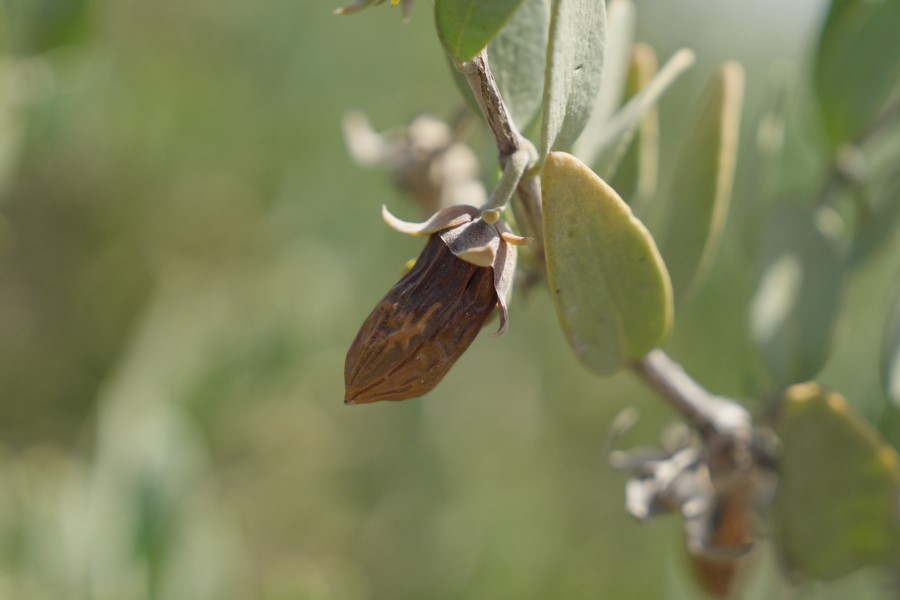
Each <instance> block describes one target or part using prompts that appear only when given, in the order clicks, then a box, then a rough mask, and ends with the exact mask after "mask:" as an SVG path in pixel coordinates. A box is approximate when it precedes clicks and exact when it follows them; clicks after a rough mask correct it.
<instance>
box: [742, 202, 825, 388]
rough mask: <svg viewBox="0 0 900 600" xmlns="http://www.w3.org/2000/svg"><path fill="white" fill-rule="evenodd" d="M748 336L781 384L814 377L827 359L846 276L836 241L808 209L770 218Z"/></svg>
mask: <svg viewBox="0 0 900 600" xmlns="http://www.w3.org/2000/svg"><path fill="white" fill-rule="evenodd" d="M762 247H763V267H762V272H761V276H760V278H759V282H758V284H757V287H756V292H755V294H754V296H753V301H752V305H751V315H750V334H751V337H752V338H753V341H754V343H755V344H756V346H757V347H758V348H759V350H760V353H761V354H762V358H763V362H764V363H765V365H766V367H767V369H768V371H769V373H770V374H771V376H772V378H773V379H774V380H775V382H776V383H777V384H778V385H780V386H786V385H789V384H791V383H798V382H801V381H806V380H808V379H811V378H812V377H813V376H815V374H816V373H817V372H818V371H819V369H821V368H822V365H823V364H824V363H825V360H826V359H827V358H828V353H829V351H830V345H831V337H832V336H831V334H832V329H833V326H834V321H835V318H836V317H837V313H838V308H839V306H840V297H841V287H842V281H843V275H842V270H841V267H842V265H841V259H840V256H839V254H838V250H837V248H836V247H835V244H834V242H833V241H832V240H831V239H830V238H828V237H826V236H825V234H824V233H822V231H821V230H820V229H819V227H818V225H817V224H816V222H815V220H814V217H813V215H812V214H811V212H810V211H808V210H806V209H805V208H803V207H800V206H783V207H781V208H780V209H779V210H776V211H775V212H774V213H773V214H772V215H771V216H770V218H769V220H768V223H767V225H766V228H765V232H764V234H763V240H762Z"/></svg>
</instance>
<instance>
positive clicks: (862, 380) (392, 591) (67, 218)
mask: <svg viewBox="0 0 900 600" xmlns="http://www.w3.org/2000/svg"><path fill="white" fill-rule="evenodd" d="M638 4H639V6H638V9H639V11H640V25H639V38H640V39H641V40H643V41H647V42H650V43H652V44H653V45H654V46H655V47H656V49H657V52H658V53H659V55H660V56H661V57H666V56H668V55H669V54H671V52H672V51H674V50H675V49H676V48H678V47H680V46H685V45H687V46H690V47H692V48H694V49H695V50H697V51H698V53H699V56H700V61H699V63H698V67H696V68H695V69H694V70H693V71H692V73H691V74H690V75H689V76H688V77H686V78H685V80H684V81H683V82H681V83H679V84H678V85H677V86H676V87H675V89H674V90H673V92H672V93H671V94H670V95H669V96H668V97H667V98H666V100H665V101H664V104H663V107H662V121H661V122H662V136H663V154H662V156H663V159H662V160H663V164H662V167H663V176H664V177H665V176H666V171H665V169H666V168H669V169H671V167H672V165H673V162H674V160H673V157H672V156H671V152H667V150H666V148H670V147H674V146H675V143H676V142H677V140H678V138H679V134H680V133H682V132H683V131H684V130H685V127H686V126H687V123H686V122H689V121H690V119H686V118H683V116H684V115H685V114H690V113H689V109H690V107H691V105H692V103H693V102H694V101H695V100H696V98H697V97H698V95H699V94H700V92H701V90H702V86H703V84H704V83H705V81H706V80H707V79H708V77H709V76H710V74H711V73H712V71H713V69H714V68H715V67H716V65H717V64H718V63H719V62H721V61H722V60H725V59H727V58H735V59H738V60H740V61H742V62H743V63H744V64H745V66H746V67H747V69H748V97H747V101H746V109H747V110H746V113H745V118H744V139H745V141H746V143H745V146H746V148H745V149H744V150H742V152H744V153H745V154H752V152H753V144H754V140H755V127H756V121H757V120H758V116H759V112H760V110H761V108H762V107H763V106H764V105H765V97H764V93H765V92H766V90H767V85H768V83H767V82H768V78H769V73H770V71H771V67H772V64H773V63H774V62H776V61H778V60H789V61H794V62H796V63H797V64H798V65H799V66H800V68H801V69H802V68H803V66H804V65H806V64H808V61H809V60H810V58H809V54H810V51H811V47H812V44H813V38H814V35H815V32H816V29H817V27H818V21H819V19H820V18H821V15H822V13H823V10H824V8H825V6H824V2H821V1H812V0H810V1H805V2H801V1H792V2H791V3H783V2H776V1H774V0H772V1H767V2H758V1H756V2H751V1H742V2H719V1H717V0H691V1H689V2H679V3H670V2H668V1H667V0H653V1H650V0H647V1H645V2H640V3H638ZM785 4H790V6H789V7H788V6H784V5H785ZM337 6H338V3H337V2H332V1H330V0H317V1H315V2H305V1H302V0H299V1H298V0H257V1H256V2H245V1H239V0H215V1H214V0H189V1H188V0H156V1H154V2H142V1H137V0H90V1H89V0H76V1H72V0H70V1H64V0H5V1H4V2H2V3H0V10H2V11H3V13H2V15H3V21H2V28H3V29H2V35H3V39H4V43H5V46H6V48H7V53H6V55H5V58H4V61H3V63H2V78H0V81H2V88H0V89H2V102H3V111H4V113H3V116H2V119H0V123H2V130H0V157H2V160H3V165H2V166H3V169H2V177H3V179H2V181H0V186H2V193H0V443H2V447H0V598H4V599H5V598H10V599H32V598H35V599H38V598H41V599H43V598H47V599H51V598H52V599H57V598H67V599H78V598H84V599H88V598H91V599H94V598H98V599H99V598H102V599H110V600H113V599H115V600H127V599H143V598H147V599H151V598H185V599H193V600H202V599H204V598H216V599H225V598H265V599H271V600H289V599H340V600H357V599H358V600H362V599H369V598H378V599H381V598H390V599H400V598H447V599H450V598H484V599H487V598H491V599H495V598H520V599H521V598H617V599H627V598H637V599H644V598H693V597H699V596H696V594H697V592H696V590H694V589H693V588H692V584H691V583H690V582H689V581H688V577H687V575H686V573H687V570H686V565H687V561H686V558H685V554H684V550H683V541H682V536H681V533H680V523H679V522H678V521H677V519H675V518H674V517H673V518H663V519H660V520H658V521H655V522H652V523H650V524H643V525H642V524H639V523H636V522H634V521H633V520H631V519H630V518H628V517H627V516H626V514H625V512H624V508H623V499H624V483H625V481H626V477H625V476H624V475H622V474H617V473H613V472H611V471H610V469H609V468H608V467H607V466H606V462H605V457H604V456H603V444H604V438H605V435H606V432H607V430H608V427H609V423H610V421H611V419H612V417H613V416H614V415H615V414H616V413H617V412H618V411H620V410H621V409H622V408H624V407H626V406H635V407H637V408H638V410H639V411H640V413H641V417H642V418H641V421H640V422H639V423H638V425H637V427H636V428H635V429H634V430H633V431H632V432H630V433H629V434H628V435H627V436H626V439H625V440H624V442H625V443H626V444H628V445H638V444H654V443H656V440H657V439H658V434H659V430H660V428H661V427H662V426H663V425H664V424H665V423H666V422H667V421H669V420H670V419H671V418H672V416H673V415H672V414H671V413H670V412H669V411H668V409H666V408H665V406H664V405H663V404H662V403H661V402H660V401H659V400H658V399H657V398H656V397H654V396H653V394H651V393H650V392H649V391H648V390H646V389H645V388H643V387H642V386H641V384H640V383H639V382H636V381H634V380H633V379H632V378H630V377H629V376H628V375H627V374H625V375H621V376H617V377H614V378H611V379H608V380H601V379H596V378H593V377H591V376H590V375H588V373H587V372H585V371H582V370H581V368H580V367H579V366H578V365H577V364H576V363H575V361H574V360H573V358H572V357H571V356H570V354H569V350H568V348H567V347H566V345H565V342H564V341H563V339H562V336H561V334H560V333H559V332H558V331H557V326H556V319H555V315H554V313H553V308H552V305H551V303H550V302H549V300H548V298H547V297H546V295H545V294H544V293H543V292H542V291H540V290H537V291H535V292H533V293H531V294H529V295H527V296H523V295H519V296H517V297H516V298H515V299H514V303H513V307H512V315H511V318H512V321H511V329H510V332H509V333H508V334H507V335H506V336H505V337H502V338H499V339H495V338H491V337H490V336H482V337H481V338H479V339H478V340H477V341H476V342H475V344H474V345H473V347H472V348H471V349H470V351H469V352H468V353H467V354H466V355H465V356H464V357H463V358H462V359H461V360H460V361H459V363H458V364H457V366H456V367H455V368H454V370H453V371H452V372H451V374H450V375H449V376H448V377H447V378H446V380H445V381H444V382H443V383H442V384H441V385H440V386H439V387H438V388H437V390H435V391H434V392H433V393H431V394H430V395H429V396H428V397H426V398H424V399H420V400H414V401H409V402H403V403H381V404H376V405H372V406H361V407H345V406H343V404H342V398H343V361H344V353H345V351H346V348H347V346H348V345H349V343H350V341H351V340H352V339H353V336H354V335H355V333H356V331H357V328H358V326H359V324H360V323H361V322H362V320H363V319H364V318H365V316H366V315H367V314H368V311H369V310H370V309H371V307H372V306H373V305H374V303H375V302H377V300H378V299H379V298H381V296H382V295H383V294H384V292H385V291H386V290H387V289H388V288H389V287H390V285H392V283H393V282H394V280H395V279H396V277H397V274H398V272H399V269H400V268H401V266H402V265H403V264H404V263H405V262H406V260H408V259H409V258H411V257H412V256H414V255H415V254H417V253H418V250H419V242H418V241H416V240H412V239H407V238H403V237H402V236H398V235H396V234H394V233H392V232H390V231H389V230H388V229H387V228H386V227H384V226H382V224H381V222H380V219H379V218H378V210H379V207H380V205H381V204H387V205H389V206H392V207H395V208H396V209H397V212H398V213H400V214H404V215H406V216H411V215H413V214H414V211H413V210H412V209H411V208H410V207H409V206H404V205H403V202H404V200H403V199H402V198H401V197H400V196H399V195H398V194H397V193H396V192H395V191H394V189H393V188H392V186H391V184H390V182H389V179H388V177H387V176H386V175H385V174H384V173H380V172H377V171H366V170H361V169H359V168H358V167H356V166H354V165H353V164H352V162H351V160H350V158H349V157H348V155H347V152H346V150H345V149H344V146H343V141H342V137H341V131H340V119H341V116H342V115H343V114H344V113H345V112H346V111H347V110H349V109H361V110H363V111H365V112H366V113H367V114H368V115H369V116H370V117H371V119H372V121H373V122H374V124H375V126H376V127H377V128H379V129H385V128H388V127H393V126H397V125H402V124H405V123H407V122H409V121H410V120H411V119H412V118H413V117H415V116H416V115H417V114H420V113H422V112H428V113H431V114H435V115H437V116H441V117H450V116H451V115H453V114H454V112H455V111H456V110H457V108H458V106H459V96H458V93H457V91H456V89H455V88H454V85H453V82H452V80H451V78H450V76H449V73H448V68H447V66H446V62H445V59H444V58H443V55H442V51H441V48H440V45H439V43H438V41H437V38H436V36H435V34H434V26H433V23H432V15H431V10H432V3H431V2H425V1H420V2H419V3H417V5H416V6H415V8H414V12H413V18H412V21H411V23H410V24H409V25H402V24H401V22H400V14H399V9H397V10H391V9H389V8H388V7H387V6H386V5H385V6H381V7H377V8H373V9H370V10H368V11H366V12H364V13H362V14H360V15H356V16H352V17H336V16H334V15H332V14H331V11H332V10H333V9H334V8H336V7H337ZM801 72H802V71H801ZM803 83H804V84H805V82H803ZM798 106H799V107H800V108H798V110H797V111H796V113H797V114H796V117H797V118H796V121H795V122H794V123H793V124H792V125H791V128H792V129H796V130H798V131H801V132H802V135H798V136H795V137H794V138H792V140H793V141H791V140H789V154H788V156H789V159H788V160H786V162H785V164H784V165H783V167H784V172H785V173H786V174H787V177H786V178H785V181H787V183H786V184H785V189H786V191H787V192H790V191H791V189H795V188H796V189H800V190H802V189H805V188H804V186H807V187H809V186H810V185H811V184H810V182H815V181H817V180H818V178H819V177H821V170H822V168H823V167H822V161H821V158H822V157H820V156H817V155H816V153H815V150H813V149H811V148H810V143H809V142H808V140H809V139H815V136H817V135H820V134H819V133H817V131H816V130H815V126H814V125H813V124H811V123H812V122H813V117H812V116H811V115H810V114H809V110H808V105H804V104H803V103H802V102H801V103H799V104H798ZM804 106H806V108H803V107H804ZM804 140H807V141H804ZM471 141H472V143H473V144H475V145H476V146H477V147H482V148H489V146H488V145H487V144H486V140H484V139H483V137H480V136H479V135H478V134H475V135H474V136H473V138H472V140H471ZM484 154H485V155H486V156H490V155H491V153H490V151H489V150H485V151H484ZM739 164H740V165H743V164H744V163H743V162H742V163H739ZM493 169H494V165H493V164H490V163H486V164H485V166H484V172H485V174H486V175H490V174H491V173H492V171H493ZM737 186H738V187H737V189H736V192H735V205H736V208H735V210H736V212H737V214H744V215H746V214H753V213H754V212H756V210H757V209H759V210H761V206H762V202H763V200H762V198H761V197H760V196H761V195H762V193H763V192H762V191H761V190H760V189H759V179H758V178H757V177H756V176H755V175H754V173H753V172H752V170H751V169H745V168H743V167H742V166H739V169H738V183H737ZM791 186H793V187H791ZM812 187H814V185H813V186H812ZM742 211H746V212H742ZM746 223H747V221H744V220H741V219H735V218H732V219H731V220H730V222H729V225H728V227H729V229H728V232H729V234H728V235H727V236H726V243H725V245H724V248H723V251H722V253H721V255H720V257H719V260H718V261H717V263H716V268H715V270H714V272H713V274H712V277H711V279H710V281H709V283H708V284H707V285H706V287H705V288H704V290H703V292H702V293H701V294H700V296H699V297H698V298H697V300H696V302H694V304H693V305H692V307H691V308H690V309H689V310H688V312H687V313H686V314H685V315H683V317H682V318H681V320H680V321H679V323H678V325H677V331H676V335H675V337H674V339H673V340H672V341H671V343H670V350H671V352H672V354H673V355H674V356H675V357H676V358H677V359H679V360H680V361H682V362H683V363H684V364H685V365H686V366H687V367H688V369H689V370H690V371H691V372H692V373H693V374H694V375H695V376H696V377H697V378H698V379H699V380H700V381H701V382H703V383H704V384H705V385H706V386H708V387H709V388H710V389H713V390H715V391H716V392H719V393H723V394H732V395H735V396H737V397H740V398H749V397H752V395H753V394H754V393H755V392H757V391H758V390H759V389H761V386H760V385H759V384H758V383H756V382H757V381H758V379H759V372H760V369H759V367H758V364H757V362H758V361H757V359H756V358H755V356H754V355H753V352H752V350H751V348H750V345H749V343H748V341H747V333H746V329H747V327H746V314H747V306H748V302H749V298H750V296H751V295H752V291H753V284H754V282H755V273H756V271H755V269H756V260H757V256H756V253H755V252H756V251H755V249H753V247H752V244H751V245H749V247H748V243H747V238H748V236H746V235H744V233H746V232H745V231H743V230H742V226H744V225H745V224H746ZM749 237H750V238H752V236H749ZM748 248H749V249H748ZM898 250H900V245H898V239H897V236H894V238H893V240H892V242H891V243H890V244H888V245H886V247H885V248H883V249H881V250H880V251H879V252H878V254H877V255H876V256H875V257H874V258H873V259H872V260H871V261H870V262H869V263H866V265H865V266H864V267H861V268H860V269H858V270H856V271H854V272H853V275H852V282H851V284H852V285H851V287H850V288H849V293H848V296H847V297H846V298H845V310H844V312H843V313H842V321H841V323H840V327H839V332H838V340H837V342H838V343H837V346H836V351H835V353H834V355H833V358H832V360H831V361H830V362H829V364H828V366H827V367H826V370H825V372H824V373H823V375H822V381H823V382H824V383H825V384H827V385H829V386H832V387H834V388H836V389H838V390H840V391H842V392H843V393H844V394H845V395H846V396H847V397H848V400H849V401H850V402H851V404H853V405H854V406H855V407H856V408H857V409H858V410H859V411H860V412H862V414H863V415H865V416H866V417H868V418H869V419H871V420H873V421H875V420H877V419H879V418H880V416H881V413H882V408H881V407H882V406H883V400H882V399H881V397H880V395H879V394H880V393H879V392H878V384H877V369H878V361H877V350H878V348H877V347H878V343H879V339H880V338H879V336H880V327H881V325H880V324H881V323H882V322H883V320H884V314H885V313H886V311H887V305H888V302H889V300H890V296H889V294H890V292H891V291H892V288H893V287H895V285H894V284H895V281H896V274H897V273H898V272H900V271H898V267H900V260H898V259H900V252H898ZM749 402H750V405H751V406H754V404H753V401H752V400H750V401H749ZM775 562H776V560H775V557H774V556H773V555H772V553H771V552H770V551H768V550H767V548H766V547H765V545H762V546H761V548H760V552H759V553H758V558H757V565H756V567H757V568H756V569H755V570H754V573H753V575H752V577H753V581H752V582H751V584H750V585H749V588H748V592H747V595H746V597H748V598H781V597H784V598H788V597H790V598H796V597H800V598H823V599H825V598H845V597H847V596H848V595H849V594H851V593H852V594H855V595H856V597H857V598H880V597H885V598H887V597H891V596H890V594H891V593H892V592H890V591H889V590H890V588H889V587H888V579H887V576H886V575H885V574H884V573H880V572H876V571H863V572H860V573H857V574H855V575H852V576H850V577H848V578H845V579H843V580H841V581H839V582H837V583H833V584H829V585H827V586H826V585H814V584H803V585H800V587H799V588H796V589H794V590H789V589H788V587H787V585H786V584H785V583H784V582H783V581H782V580H781V577H780V576H779V575H778V573H777V567H776V564H775ZM895 589H896V588H895Z"/></svg>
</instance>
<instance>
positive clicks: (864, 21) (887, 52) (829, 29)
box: [815, 0, 900, 148]
mask: <svg viewBox="0 0 900 600" xmlns="http://www.w3.org/2000/svg"><path fill="white" fill-rule="evenodd" d="M898 32H900V2H897V1H896V0H882V1H875V0H832V2H831V8H830V9H829V11H828V16H827V17H826V18H825V25H824V27H823V29H822V33H821V35H820V37H819V47H818V52H817V56H816V66H815V87H816V93H817V94H818V97H819V104H820V105H821V109H822V118H823V121H824V125H825V131H826V134H827V136H828V140H829V142H830V144H831V146H832V148H837V147H838V146H840V145H841V144H843V143H846V142H849V141H851V140H852V139H853V138H855V137H856V136H857V135H859V134H860V133H862V131H863V130H865V129H866V127H868V126H869V125H871V124H872V122H873V120H874V119H875V118H876V117H877V116H878V115H879V113H880V112H881V111H882V110H883V109H884V107H885V104H886V103H887V102H888V99H889V98H890V97H891V95H892V94H893V93H894V92H896V91H897V89H898V82H900V60H898V57H900V33H898Z"/></svg>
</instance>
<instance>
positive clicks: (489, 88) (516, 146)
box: [456, 51, 544, 257]
mask: <svg viewBox="0 0 900 600" xmlns="http://www.w3.org/2000/svg"><path fill="white" fill-rule="evenodd" d="M456 68H457V70H459V72H460V73H462V74H463V75H464V76H465V78H466V81H467V82H468V83H469V88H471V90H472V94H473V95H474V96H475V100H476V101H477V102H478V106H479V107H480V108H481V114H482V115H483V116H484V120H485V122H487V124H488V127H489V128H490V130H491V133H493V135H494V139H495V140H496V142H497V151H498V153H499V162H500V167H501V168H505V166H506V162H507V160H509V158H510V157H511V156H512V155H513V154H515V153H517V152H519V151H521V150H525V149H527V150H529V152H531V153H533V155H534V159H535V160H536V159H537V152H536V151H535V150H534V147H533V146H532V144H531V142H529V141H528V140H527V139H526V138H525V137H524V136H523V135H522V134H521V133H520V132H519V130H518V129H517V128H516V124H515V123H514V122H513V120H512V116H511V115H510V113H509V110H508V109H507V107H506V104H505V103H504V102H503V98H502V97H501V96H500V88H498V87H497V82H496V81H495V80H494V76H493V74H492V73H491V68H490V65H489V64H488V58H487V54H486V53H485V52H483V51H482V52H481V53H480V54H478V55H477V56H475V57H474V58H473V59H471V60H467V61H465V62H457V63H456ZM516 192H517V193H518V198H519V207H520V208H521V211H520V212H519V216H521V220H523V221H525V223H522V224H521V225H523V226H524V227H525V229H526V231H525V234H526V235H528V236H529V237H532V238H534V243H533V244H532V246H531V247H532V250H533V251H534V254H535V256H538V257H542V256H543V251H544V230H543V225H542V223H543V218H542V215H541V186H540V180H539V179H538V177H537V175H535V174H531V173H527V172H526V173H525V175H524V176H523V177H522V178H521V179H519V184H518V186H516Z"/></svg>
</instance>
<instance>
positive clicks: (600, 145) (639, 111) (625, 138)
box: [574, 48, 696, 177]
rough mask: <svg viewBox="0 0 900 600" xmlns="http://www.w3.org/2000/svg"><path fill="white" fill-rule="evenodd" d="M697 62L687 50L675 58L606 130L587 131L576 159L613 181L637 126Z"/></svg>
mask: <svg viewBox="0 0 900 600" xmlns="http://www.w3.org/2000/svg"><path fill="white" fill-rule="evenodd" d="M695 60H696V55H695V54H694V52H693V51H692V50H688V49H687V48H682V49H681V50H679V51H678V52H676V53H675V54H673V55H672V57H671V58H670V59H669V60H668V61H667V62H666V64H665V65H664V66H663V68H662V69H660V71H659V73H657V74H656V76H655V77H654V78H653V80H652V81H650V83H648V84H647V86H646V87H645V88H644V89H643V90H641V92H640V93H639V94H637V95H636V96H634V97H633V98H632V99H631V100H629V101H628V102H627V103H626V104H625V106H623V107H622V109H621V110H619V111H618V112H617V113H616V114H615V115H613V116H612V117H611V118H610V119H609V121H607V122H606V123H604V125H603V127H601V128H598V129H591V130H588V131H585V132H584V135H582V136H581V137H580V138H578V143H577V144H576V145H575V149H574V153H575V155H576V156H578V158H580V159H581V160H582V161H583V162H584V163H585V164H588V165H599V166H600V169H599V172H600V173H602V174H603V175H604V176H606V177H610V176H611V175H612V173H614V172H615V170H616V166H617V165H618V163H619V161H620V160H621V159H622V156H624V154H625V150H626V149H627V148H628V144H629V143H630V142H631V139H632V137H633V136H634V132H635V130H636V129H637V127H638V125H640V123H641V121H642V120H643V119H644V117H645V116H646V115H647V114H648V113H650V111H652V110H653V109H654V108H655V107H656V105H657V103H658V102H659V100H660V98H662V96H663V94H665V93H666V91H668V89H669V88H670V87H671V86H672V84H673V83H675V81H677V80H678V78H679V77H680V76H681V74H682V73H684V72H685V71H686V70H687V69H689V68H690V67H691V66H693V64H694V61H695Z"/></svg>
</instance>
